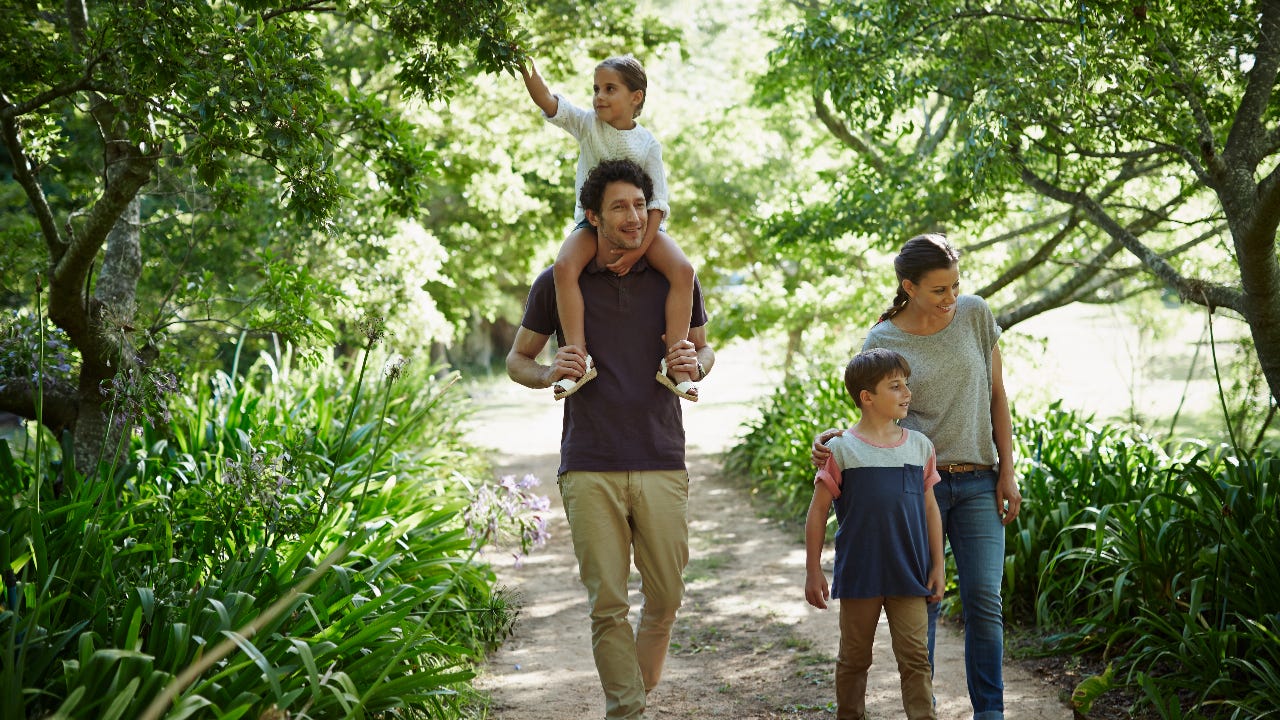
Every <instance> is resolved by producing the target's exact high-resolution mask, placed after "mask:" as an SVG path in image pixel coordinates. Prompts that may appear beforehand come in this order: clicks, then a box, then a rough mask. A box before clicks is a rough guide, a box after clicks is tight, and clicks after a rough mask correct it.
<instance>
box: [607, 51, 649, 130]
mask: <svg viewBox="0 0 1280 720" xmlns="http://www.w3.org/2000/svg"><path fill="white" fill-rule="evenodd" d="M600 68H609V69H610V70H612V71H614V72H616V73H618V74H619V75H621V76H622V82H624V83H626V84H627V89H628V90H630V91H631V92H635V91H637V90H639V91H641V92H642V93H644V94H643V95H641V96H640V104H639V105H637V106H636V110H635V112H633V113H631V118H632V119H633V120H634V119H635V118H638V117H640V111H641V110H644V99H645V97H647V96H648V95H649V76H648V75H645V73H644V66H643V65H641V64H640V61H639V60H637V59H636V58H635V56H634V55H614V56H613V57H611V58H605V59H604V60H603V61H601V62H600V64H599V65H597V66H596V69H597V70H599V69H600Z"/></svg>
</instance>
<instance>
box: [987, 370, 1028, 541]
mask: <svg viewBox="0 0 1280 720" xmlns="http://www.w3.org/2000/svg"><path fill="white" fill-rule="evenodd" d="M991 435H992V439H993V440H995V443H996V456H997V457H998V458H999V462H1000V478H999V480H997V481H996V512H998V513H1000V522H1001V524H1003V525H1008V524H1009V523H1011V522H1013V519H1014V518H1016V517H1018V511H1019V510H1021V509H1022V493H1021V492H1019V491H1018V478H1017V476H1016V475H1014V462H1013V416H1012V415H1011V414H1010V412H1009V396H1008V395H1007V394H1006V393H1005V389H1004V370H1003V369H1002V368H1001V365H1000V348H999V347H998V346H997V347H996V348H994V349H992V351H991Z"/></svg>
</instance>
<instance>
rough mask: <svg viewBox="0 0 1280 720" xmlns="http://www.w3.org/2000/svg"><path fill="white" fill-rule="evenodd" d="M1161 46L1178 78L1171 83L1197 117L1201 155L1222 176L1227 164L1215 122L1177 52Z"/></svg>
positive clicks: (1194, 116)
mask: <svg viewBox="0 0 1280 720" xmlns="http://www.w3.org/2000/svg"><path fill="white" fill-rule="evenodd" d="M1160 47H1161V49H1162V50H1164V53H1165V57H1167V58H1168V65H1169V69H1170V70H1172V71H1173V74H1174V77H1176V78H1177V80H1175V81H1174V82H1173V83H1171V86H1172V87H1173V89H1175V90H1177V91H1178V92H1180V93H1182V97H1184V98H1186V100H1187V106H1188V107H1189V108H1190V109H1191V117H1192V118H1193V119H1195V122H1196V130H1197V133H1198V134H1199V141H1200V157H1201V158H1203V159H1204V162H1205V164H1206V165H1208V168H1209V173H1210V174H1212V175H1213V176H1215V177H1221V175H1222V173H1224V172H1226V165H1225V164H1224V163H1223V160H1222V156H1221V154H1220V153H1219V152H1218V148H1217V144H1216V143H1215V142H1214V139H1213V123H1211V122H1209V115H1208V114H1207V113H1206V112H1205V110H1204V104H1203V103H1201V102H1200V98H1199V97H1198V96H1197V95H1196V93H1195V91H1194V90H1193V89H1192V87H1191V82H1190V81H1189V80H1188V79H1187V77H1186V75H1185V74H1183V72H1182V65H1181V63H1179V62H1178V56H1177V54H1176V53H1174V51H1173V49H1172V48H1170V47H1169V46H1168V44H1167V43H1165V42H1164V41H1161V42H1160ZM1214 184H1215V183H1210V186H1211V187H1212V186H1213V185H1214Z"/></svg>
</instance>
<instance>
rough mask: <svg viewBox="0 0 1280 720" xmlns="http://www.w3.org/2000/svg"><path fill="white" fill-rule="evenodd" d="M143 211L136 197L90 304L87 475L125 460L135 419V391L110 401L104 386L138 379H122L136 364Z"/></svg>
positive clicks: (83, 408)
mask: <svg viewBox="0 0 1280 720" xmlns="http://www.w3.org/2000/svg"><path fill="white" fill-rule="evenodd" d="M140 210H141V203H140V201H139V200H138V198H137V196H134V198H133V200H131V201H130V202H129V204H128V205H127V206H126V207H125V210H124V212H122V213H121V214H120V218H119V219H118V220H116V223H115V225H113V226H112V228H111V232H109V233H108V234H107V241H106V243H105V246H104V253H103V260H102V270H101V271H99V273H98V278H97V285H96V287H95V289H94V295H93V300H92V301H91V302H90V303H89V323H90V325H91V327H92V328H93V335H94V337H95V339H96V340H97V342H95V343H93V345H94V347H93V349H92V350H90V349H89V348H82V349H81V350H82V352H83V357H84V362H83V366H82V368H81V371H80V388H79V390H80V413H79V417H78V418H77V419H76V426H75V433H74V435H73V437H74V439H75V463H76V469H77V470H79V471H80V472H81V473H83V474H86V475H90V474H92V473H93V472H94V471H95V470H96V469H97V463H98V462H99V460H101V461H103V462H106V463H108V464H111V465H116V464H118V462H119V461H120V460H122V459H123V455H124V453H123V449H124V448H123V447H122V445H121V438H122V437H124V434H125V433H126V432H128V431H129V430H131V429H132V428H133V425H134V422H135V421H136V420H137V418H133V417H129V413H128V407H129V403H126V402H124V400H125V397H124V396H122V395H121V394H120V393H125V394H127V393H130V392H136V390H137V388H135V387H132V386H130V384H129V383H125V382H117V383H115V384H114V387H113V388H112V390H113V392H112V394H111V395H110V397H108V395H107V393H106V392H105V390H106V388H105V387H104V385H106V384H107V383H108V382H109V381H111V380H112V379H114V378H116V377H117V376H120V377H122V378H129V377H133V378H134V379H135V380H136V374H135V375H133V376H130V375H128V374H126V375H123V376H121V375H120V374H121V372H122V371H125V370H127V369H129V368H132V367H133V366H134V365H135V363H136V359H135V351H134V349H133V344H132V343H131V342H130V341H129V333H130V332H131V331H132V329H133V321H134V314H135V312H136V307H137V303H136V299H137V291H138V280H139V278H140V277H141V276H142V246H141V238H140V235H141V212H140Z"/></svg>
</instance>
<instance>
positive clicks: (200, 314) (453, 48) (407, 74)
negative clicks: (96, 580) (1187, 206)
mask: <svg viewBox="0 0 1280 720" xmlns="http://www.w3.org/2000/svg"><path fill="white" fill-rule="evenodd" d="M587 8H589V9H590V12H591V13H592V16H593V17H594V18H595V19H596V20H597V21H598V22H597V23H596V24H595V26H594V27H592V28H591V29H590V30H588V31H587V32H582V31H581V28H579V27H578V23H576V21H575V18H578V17H581V15H582V14H584V13H585V12H586V9H587ZM0 12H3V13H4V15H5V17H6V20H7V22H8V23H9V27H10V28H11V31H10V32H8V33H6V35H5V37H4V38H3V40H0V67H2V68H4V73H3V75H4V77H5V80H4V81H3V84H2V85H0V135H2V136H3V149H4V153H3V156H0V163H2V167H3V170H4V174H5V176H6V180H10V181H11V182H6V183H4V185H3V188H4V190H3V193H4V194H3V199H4V203H5V204H4V206H3V208H0V212H3V213H4V214H5V219H6V222H5V223H4V230H3V243H4V245H5V247H6V252H5V253H4V259H3V261H0V262H3V263H5V266H4V268H3V270H4V273H3V280H2V282H3V284H4V287H3V294H4V296H5V297H6V298H7V302H8V303H9V304H10V305H30V306H31V307H33V308H37V309H39V310H40V311H41V312H42V313H44V312H47V316H48V318H49V319H50V320H51V321H52V322H53V324H54V325H55V326H56V327H57V328H58V329H59V331H60V332H62V333H65V340H64V341H59V342H65V343H66V345H67V346H68V347H69V350H70V352H71V357H69V362H68V363H66V364H65V366H64V369H65V370H66V372H64V373H62V374H58V373H50V372H43V373H41V372H39V371H37V372H35V373H32V372H30V368H29V367H27V365H26V364H23V363H13V362H9V363H7V364H5V366H4V367H0V376H2V377H0V409H4V410H9V411H12V412H16V413H18V414H20V415H23V416H26V417H31V418H35V417H39V418H40V419H41V420H42V421H43V422H44V424H45V425H47V426H48V427H50V428H52V429H54V430H55V431H62V430H70V431H73V432H74V433H75V436H76V443H75V445H76V447H77V451H78V452H80V451H81V450H80V449H81V448H85V450H84V451H83V452H85V453H86V454H85V455H84V456H83V457H81V458H80V459H81V460H82V461H86V462H87V461H88V460H89V458H92V457H96V454H97V450H98V448H100V447H101V446H102V441H103V440H104V439H106V438H107V436H108V430H107V428H106V413H105V412H104V411H103V408H104V407H105V406H106V404H107V403H110V402H112V392H113V389H112V387H113V383H114V384H115V386H117V388H116V389H119V388H120V387H123V386H128V387H130V388H135V387H136V386H137V385H139V384H143V385H145V384H146V382H147V381H146V378H147V377H148V376H151V375H155V374H159V375H161V376H163V374H164V373H166V372H167V368H171V367H178V366H180V365H181V364H183V362H184V359H183V358H182V357H181V355H182V354H184V349H185V350H190V348H191V346H192V345H193V343H194V344H197V345H198V344H199V343H201V342H204V343H206V344H207V343H209V342H212V343H215V344H216V343H218V342H220V340H219V338H226V337H228V334H230V336H231V337H234V336H235V334H238V333H242V332H250V333H252V332H270V333H272V334H273V335H274V336H275V337H278V338H280V339H283V340H286V341H293V342H298V343H301V344H303V345H309V346H312V347H319V346H322V345H324V344H332V343H333V342H334V341H337V340H342V339H344V337H345V336H344V333H343V328H342V327H341V326H338V325H336V323H341V322H344V318H345V319H354V318H355V317H358V316H359V315H360V314H361V313H362V312H364V311H365V310H367V308H362V307H359V305H360V304H361V303H363V302H365V301H369V302H370V303H378V304H381V305H382V309H383V310H387V309H390V310H394V309H395V308H396V307H397V306H400V305H404V304H406V303H408V302H411V301H412V299H413V296H414V295H415V294H416V293H421V292H427V293H429V294H431V295H433V300H434V301H436V302H435V305H436V306H437V307H438V310H439V315H440V316H441V318H442V320H441V322H442V324H443V325H444V326H445V327H444V329H443V330H441V332H442V333H447V332H449V331H451V329H452V327H451V326H449V323H450V322H455V323H456V322H458V321H459V318H461V317H464V316H465V315H466V312H463V311H461V310H460V308H463V307H474V306H475V304H476V301H477V299H484V298H486V297H490V296H488V295H485V294H483V293H476V292H473V291H468V290H467V288H476V287H483V286H484V285H483V283H482V282H479V280H481V279H484V278H486V277H487V276H489V275H492V273H493V271H494V268H495V267H497V266H499V263H497V262H496V261H495V260H494V259H493V258H495V257H499V256H501V255H502V254H503V253H504V252H505V251H507V250H509V248H508V249H504V248H501V247H500V246H495V244H493V242H492V241H493V240H494V238H495V237H496V236H498V235H499V233H500V232H501V233H511V234H516V233H517V232H518V228H519V227H520V223H521V222H522V221H521V220H520V219H519V218H518V217H517V216H511V217H508V218H504V222H502V223H497V222H494V221H493V220H494V218H495V217H497V213H493V212H487V213H486V212H485V210H486V208H485V207H484V206H483V205H482V204H480V205H476V204H468V203H465V202H458V199H459V198H464V199H465V198H466V197H467V192H468V187H469V183H471V181H472V179H473V178H474V177H476V175H477V173H479V172H481V170H482V169H483V168H484V167H486V165H485V162H484V160H483V158H484V153H483V152H476V153H475V154H474V155H469V154H466V153H454V152H453V149H452V148H451V143H452V139H453V137H454V135H453V134H451V133H449V132H437V131H438V130H439V128H440V127H442V126H447V123H448V122H450V121H451V120H452V118H449V117H448V114H447V113H445V112H442V110H444V108H446V107H447V103H448V102H449V101H450V99H451V98H452V97H453V96H454V94H455V93H457V92H458V91H459V90H460V89H461V90H466V89H468V87H469V84H470V82H469V81H471V80H472V79H473V78H475V77H477V76H478V75H481V74H489V75H494V74H499V73H512V72H513V71H514V68H515V67H516V63H517V62H518V59H519V58H520V56H521V54H522V52H523V50H524V46H525V44H526V43H528V42H529V35H528V33H526V31H524V30H523V29H522V26H521V24H520V23H521V22H522V21H527V22H530V23H537V24H539V27H540V31H541V32H544V33H548V34H552V35H554V34H555V33H560V34H562V35H564V36H566V37H568V36H570V32H571V30H572V31H574V32H576V33H577V35H576V37H577V41H576V42H577V44H571V45H569V46H567V47H569V48H573V47H580V46H581V44H583V43H587V42H608V41H610V40H611V39H612V40H615V41H616V39H617V37H619V36H627V37H634V36H637V35H642V36H643V37H645V38H647V39H649V40H650V41H652V42H655V43H657V42H664V41H667V40H668V39H669V38H670V37H672V31H670V30H668V29H666V28H665V26H663V25H662V24H661V23H655V24H652V26H651V28H650V29H649V30H648V31H646V32H645V33H640V32H639V31H640V28H641V27H642V26H643V24H644V23H646V22H647V21H648V18H647V17H645V16H643V15H640V14H637V13H635V12H634V9H633V8H632V6H631V4H630V3H626V2H613V1H609V2H601V3H577V2H573V1H571V0H570V1H566V2H563V3H555V4H551V5H541V4H540V5H539V6H538V7H536V8H531V7H525V6H524V5H523V4H521V3H518V2H508V1H507V0H463V1H462V2H451V3H397V2H354V1H352V2H347V1H344V0H339V2H318V1H315V0H309V1H306V2H301V3H295V4H291V5H278V4H276V3H269V2H260V1H257V0H244V1H241V2H209V1H208V0H147V1H146V2H140V3H125V4H117V3H104V4H98V3H88V2H84V1H80V2H71V3H51V2H35V3H32V2H25V1H21V2H19V1H18V0H3V1H2V2H0ZM544 21H545V22H544ZM433 117H437V118H440V120H439V121H436V120H433V119H432V118H433ZM480 122H483V121H480ZM476 136H477V137H480V138H482V137H483V134H482V133H477V134H476ZM477 144H478V143H477ZM477 214H478V215H477ZM428 215H433V216H435V219H434V220H425V221H424V218H426V217H427V216H428ZM405 221H415V222H417V228H418V229H414V228H413V227H411V226H407V225H405ZM418 221H421V222H418ZM433 222H435V223H437V224H436V226H435V227H432V223H433ZM431 248H436V250H437V251H439V252H437V253H436V254H435V255H432V250H431ZM409 252H412V253H413V255H414V260H415V261H416V262H415V263H410V262H406V261H405V254H406V253H409ZM446 257H447V258H448V259H449V261H448V262H442V261H441V258H446ZM405 265H409V266H410V267H411V268H413V267H416V270H415V271H413V272H402V271H403V270H404V269H405V268H404V266H405ZM441 265H444V267H443V268H441ZM455 270H456V271H457V272H454V271H455ZM409 283H412V284H409ZM37 296H38V297H37ZM33 299H34V300H33ZM344 303H347V304H348V305H347V307H343V304H344ZM352 306H355V307H352ZM335 308H336V309H337V311H336V312H335ZM201 327H208V328H214V329H215V330H214V332H212V333H208V334H204V335H202V334H201V333H200V332H198V328H201ZM24 333H26V334H24ZM9 334H10V339H11V340H13V342H14V343H19V344H20V343H22V342H25V341H27V340H31V339H32V335H31V334H30V333H29V332H27V331H23V330H20V329H14V330H11V331H10V333H9ZM19 336H21V337H19ZM202 338H203V339H202ZM37 345H38V343H37ZM174 350H177V351H178V352H173V353H172V354H167V353H169V351H174ZM122 378H124V380H125V382H123V385H122V384H121V379H122ZM153 380H154V378H153ZM160 382H161V384H167V381H160Z"/></svg>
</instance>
